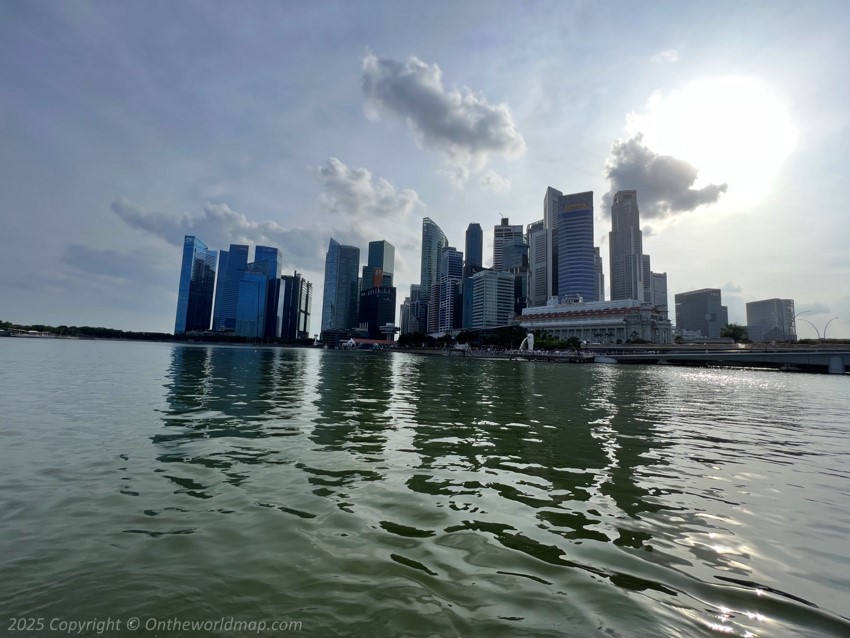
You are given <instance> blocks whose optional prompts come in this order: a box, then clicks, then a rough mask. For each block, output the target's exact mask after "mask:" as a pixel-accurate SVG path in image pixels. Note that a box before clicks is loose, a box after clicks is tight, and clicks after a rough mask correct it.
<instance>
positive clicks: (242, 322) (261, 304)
mask: <svg viewBox="0 0 850 638" xmlns="http://www.w3.org/2000/svg"><path fill="white" fill-rule="evenodd" d="M268 285H269V276H268V264H267V262H260V263H257V262H251V263H250V264H248V265H247V266H246V268H245V271H244V272H243V273H242V279H240V280H239V298H238V300H237V302H236V334H237V335H239V336H240V337H263V336H265V329H266V305H267V301H268Z"/></svg>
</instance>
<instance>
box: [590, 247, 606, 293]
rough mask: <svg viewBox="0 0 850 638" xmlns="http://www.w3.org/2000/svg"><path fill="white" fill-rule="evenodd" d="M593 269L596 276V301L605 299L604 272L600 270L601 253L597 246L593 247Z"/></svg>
mask: <svg viewBox="0 0 850 638" xmlns="http://www.w3.org/2000/svg"><path fill="white" fill-rule="evenodd" d="M593 270H594V274H595V276H596V301H605V273H604V272H603V271H602V255H600V254H599V246H594V247H593Z"/></svg>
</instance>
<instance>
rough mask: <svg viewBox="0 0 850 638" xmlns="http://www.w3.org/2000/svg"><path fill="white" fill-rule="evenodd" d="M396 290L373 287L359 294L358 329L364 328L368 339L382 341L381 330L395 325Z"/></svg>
mask: <svg viewBox="0 0 850 638" xmlns="http://www.w3.org/2000/svg"><path fill="white" fill-rule="evenodd" d="M395 303H396V289H395V287H393V286H375V287H373V288H366V289H365V290H363V291H361V292H360V306H359V310H358V312H359V318H360V328H361V329H362V328H365V329H366V331H367V333H368V336H369V339H383V338H384V334H383V333H382V332H381V328H382V327H383V326H385V325H386V324H388V323H389V324H395Z"/></svg>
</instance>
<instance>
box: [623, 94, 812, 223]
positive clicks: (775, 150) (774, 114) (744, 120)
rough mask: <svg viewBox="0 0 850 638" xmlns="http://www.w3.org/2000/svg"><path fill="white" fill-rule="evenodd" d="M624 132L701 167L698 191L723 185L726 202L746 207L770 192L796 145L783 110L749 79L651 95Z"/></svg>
mask: <svg viewBox="0 0 850 638" xmlns="http://www.w3.org/2000/svg"><path fill="white" fill-rule="evenodd" d="M628 128H629V130H630V132H631V133H637V132H642V133H643V135H644V138H643V139H644V143H645V144H646V145H647V146H648V147H649V148H651V149H652V150H653V151H655V152H656V153H660V154H663V155H672V156H674V157H677V158H679V159H683V160H686V161H688V162H690V163H691V164H693V165H694V166H696V167H697V169H699V176H698V178H697V183H696V185H695V186H696V187H700V186H704V185H706V184H709V183H714V184H718V183H723V182H725V183H727V184H728V185H729V190H728V192H727V194H726V195H724V197H723V200H722V201H725V203H726V204H737V205H742V206H746V205H749V204H753V203H755V202H757V201H758V200H759V199H761V198H762V197H763V196H764V195H765V194H766V193H767V192H768V190H769V189H770V188H771V186H772V184H773V182H774V180H775V178H776V175H777V173H778V172H779V169H780V168H781V166H782V164H783V163H784V162H785V160H786V159H787V158H788V156H789V154H790V153H791V151H792V150H793V149H794V146H795V144H796V141H797V131H796V128H795V127H794V124H793V122H792V121H791V118H790V117H789V115H788V113H787V111H786V109H785V106H784V105H783V104H782V102H781V101H780V100H779V99H778V98H777V97H776V96H775V95H773V94H772V93H771V92H770V91H769V90H768V89H767V88H766V87H765V86H764V85H763V84H761V83H760V82H759V81H757V80H753V79H749V78H719V79H713V80H701V81H695V82H692V83H691V84H688V85H687V86H685V87H684V88H683V89H681V90H679V91H674V92H672V93H669V94H662V93H655V94H653V96H652V97H651V98H650V100H649V103H648V105H647V108H646V112H645V113H643V114H639V113H632V114H631V115H630V116H629V122H628Z"/></svg>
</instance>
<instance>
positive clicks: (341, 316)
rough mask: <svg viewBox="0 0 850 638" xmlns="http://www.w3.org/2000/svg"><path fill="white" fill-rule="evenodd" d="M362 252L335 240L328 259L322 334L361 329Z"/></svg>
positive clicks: (332, 242)
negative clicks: (358, 299) (360, 284)
mask: <svg viewBox="0 0 850 638" xmlns="http://www.w3.org/2000/svg"><path fill="white" fill-rule="evenodd" d="M359 270H360V249H359V248H356V247H354V246H345V245H342V244H340V243H339V242H337V241H336V240H334V239H333V238H331V240H330V244H329V246H328V252H327V255H326V257H325V287H324V293H323V296H322V332H324V331H325V330H347V329H351V328H356V327H357V298H358V285H357V280H358V271H359Z"/></svg>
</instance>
